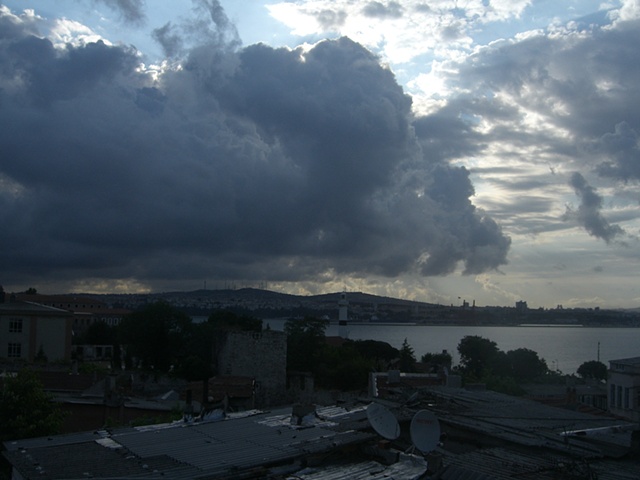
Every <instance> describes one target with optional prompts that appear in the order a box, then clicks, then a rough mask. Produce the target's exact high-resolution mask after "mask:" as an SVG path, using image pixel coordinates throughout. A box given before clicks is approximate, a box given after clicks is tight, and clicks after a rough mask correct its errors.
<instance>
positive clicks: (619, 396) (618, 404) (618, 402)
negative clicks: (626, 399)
mask: <svg viewBox="0 0 640 480" xmlns="http://www.w3.org/2000/svg"><path fill="white" fill-rule="evenodd" d="M616 407H618V408H622V385H616Z"/></svg>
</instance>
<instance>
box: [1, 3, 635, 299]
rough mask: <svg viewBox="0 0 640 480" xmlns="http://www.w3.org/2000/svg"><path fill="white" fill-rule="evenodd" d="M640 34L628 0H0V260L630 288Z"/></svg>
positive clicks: (353, 283) (222, 280)
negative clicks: (600, 0) (596, 0)
mask: <svg viewBox="0 0 640 480" xmlns="http://www.w3.org/2000/svg"><path fill="white" fill-rule="evenodd" d="M638 45H640V1H638V0H616V1H609V2H606V1H605V2H594V1H590V0H580V1H564V2H555V1H548V0H541V1H533V0H531V1H528V0H467V1H464V0H458V1H453V0H433V1H424V0H406V1H361V0H331V1H329V0H298V1H258V0H243V1H242V2H238V1H235V0H227V1H218V0H194V1H188V0H172V1H170V2H168V1H166V2H165V1H150V0H147V1H146V2H145V1H144V0H75V1H74V0H56V2H51V1H50V0H9V1H4V2H1V0H0V225H2V228H1V229H0V249H1V251H2V255H1V256H0V284H1V285H3V287H4V290H5V291H7V292H12V291H15V292H18V291H23V290H25V289H27V288H29V287H34V288H37V290H38V291H39V292H41V293H66V292H85V293H89V292H93V293H109V292H118V293H136V292H162V291H176V290H185V291H186V290H195V289H199V288H204V287H206V288H211V289H213V288H228V287H233V288H240V287H257V288H268V289H270V290H275V291H281V292H287V293H295V294H316V293H326V292H336V291H342V290H346V291H363V292H367V293H372V294H378V295H389V296H393V297H398V298H407V299H412V300H418V301H423V302H433V303H440V304H445V305H449V304H453V305H459V304H460V303H461V302H462V301H463V300H466V301H468V302H470V303H471V302H474V301H475V303H476V305H478V306H487V305H514V304H515V302H516V301H518V300H524V301H526V302H527V303H528V305H529V307H530V308H540V307H543V308H556V307H557V306H558V305H562V306H563V307H565V308H569V307H587V308H591V307H601V308H633V307H639V306H640V282H638V281H637V280H636V279H637V272H638V267H639V264H640V248H639V247H640V244H639V242H638V236H639V234H640V232H639V230H640V188H639V181H640V143H639V137H638V132H640V108H638V106H639V105H640V51H639V50H638V48H637V46H638Z"/></svg>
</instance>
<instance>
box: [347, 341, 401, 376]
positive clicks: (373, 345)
mask: <svg viewBox="0 0 640 480" xmlns="http://www.w3.org/2000/svg"><path fill="white" fill-rule="evenodd" d="M347 345H349V346H351V347H352V348H354V349H355V350H356V351H357V352H358V353H359V354H360V355H361V356H362V357H363V358H365V359H366V360H369V361H371V362H373V365H374V367H376V368H379V369H380V370H383V369H386V368H387V366H388V364H389V362H391V360H393V359H395V358H398V357H399V356H400V351H399V350H398V349H397V348H394V347H392V346H391V345H390V344H388V343H387V342H381V341H378V340H348V341H347Z"/></svg>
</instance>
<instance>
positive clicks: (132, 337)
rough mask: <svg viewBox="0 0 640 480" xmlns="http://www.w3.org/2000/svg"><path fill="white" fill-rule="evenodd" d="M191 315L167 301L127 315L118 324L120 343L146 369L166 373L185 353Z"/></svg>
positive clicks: (190, 325)
mask: <svg viewBox="0 0 640 480" xmlns="http://www.w3.org/2000/svg"><path fill="white" fill-rule="evenodd" d="M192 326H193V324H192V322H191V318H189V316H188V315H187V314H185V313H183V312H181V311H180V310H177V309H176V308H174V307H172V306H171V305H169V304H167V303H164V302H157V303H154V304H151V305H147V306H146V307H145V308H143V309H142V310H138V311H136V312H133V313H131V314H129V315H127V316H126V317H125V318H124V319H123V320H122V322H121V323H120V325H119V333H120V338H121V342H122V344H123V345H126V348H127V351H128V353H130V354H131V355H133V356H134V357H137V358H138V359H139V360H140V361H141V362H142V366H143V367H144V368H152V369H154V370H156V371H160V372H166V371H168V370H169V367H170V366H171V365H173V364H174V363H175V362H176V361H177V360H178V359H180V358H182V357H184V356H185V353H186V352H185V346H186V343H185V338H186V337H187V335H188V333H189V332H190V330H191V327H192Z"/></svg>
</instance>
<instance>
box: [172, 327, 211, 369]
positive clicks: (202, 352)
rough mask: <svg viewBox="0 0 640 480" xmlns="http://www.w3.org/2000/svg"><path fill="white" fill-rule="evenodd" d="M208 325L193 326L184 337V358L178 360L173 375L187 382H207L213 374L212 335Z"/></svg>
mask: <svg viewBox="0 0 640 480" xmlns="http://www.w3.org/2000/svg"><path fill="white" fill-rule="evenodd" d="M215 333H216V331H215V329H214V326H213V325H212V324H210V323H199V324H194V325H193V326H192V327H191V328H190V329H189V331H188V332H187V334H186V335H185V338H184V341H185V352H186V353H185V356H184V357H182V358H179V359H178V361H177V363H176V365H175V370H174V374H175V375H176V376H179V377H181V378H185V379H187V380H189V381H196V380H202V381H208V380H209V378H210V377H211V376H213V375H214V374H215V371H214V368H215V365H214V363H215V362H214V360H215V359H214V335H215Z"/></svg>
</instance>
